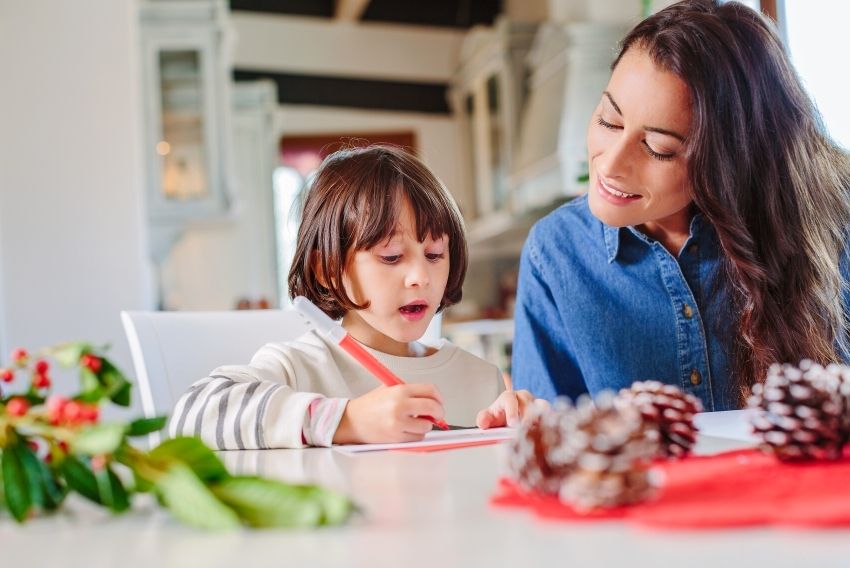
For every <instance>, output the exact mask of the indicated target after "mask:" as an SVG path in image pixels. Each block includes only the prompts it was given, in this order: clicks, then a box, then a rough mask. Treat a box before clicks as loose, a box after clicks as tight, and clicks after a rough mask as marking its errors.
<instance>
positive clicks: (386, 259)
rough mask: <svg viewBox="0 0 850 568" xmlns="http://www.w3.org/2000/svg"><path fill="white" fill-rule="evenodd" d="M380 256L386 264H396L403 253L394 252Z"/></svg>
mask: <svg viewBox="0 0 850 568" xmlns="http://www.w3.org/2000/svg"><path fill="white" fill-rule="evenodd" d="M379 258H380V259H381V262H383V263H384V264H395V263H396V262H398V259H400V258H401V255H400V254H393V255H389V256H379Z"/></svg>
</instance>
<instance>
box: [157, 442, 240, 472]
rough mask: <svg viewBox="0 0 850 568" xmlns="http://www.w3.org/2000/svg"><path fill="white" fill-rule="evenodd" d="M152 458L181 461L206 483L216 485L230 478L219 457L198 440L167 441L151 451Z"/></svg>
mask: <svg viewBox="0 0 850 568" xmlns="http://www.w3.org/2000/svg"><path fill="white" fill-rule="evenodd" d="M150 457H151V458H153V459H156V460H160V459H166V460H167V459H172V460H177V461H181V462H183V463H185V464H186V465H187V466H189V467H190V468H191V469H192V471H193V472H194V473H195V475H197V476H198V477H199V478H200V479H201V480H202V481H204V483H215V482H217V481H221V480H223V479H227V478H228V477H230V473H228V471H227V468H226V467H224V464H223V463H221V460H220V459H218V456H216V455H215V453H213V451H212V450H211V449H209V448H208V447H207V446H205V445H204V443H203V442H202V441H201V440H200V439H198V438H189V437H180V438H172V439H170V440H166V441H165V442H163V443H161V444H160V445H158V446H157V447H156V448H154V449H153V450H152V451H151V453H150Z"/></svg>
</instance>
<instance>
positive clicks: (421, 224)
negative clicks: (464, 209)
mask: <svg viewBox="0 0 850 568" xmlns="http://www.w3.org/2000/svg"><path fill="white" fill-rule="evenodd" d="M374 173H375V175H372V176H368V177H367V178H366V179H363V180H361V182H362V183H363V185H361V191H360V192H358V194H357V196H356V197H355V198H354V200H353V201H354V202H353V203H352V204H351V207H349V208H347V210H346V215H345V227H344V231H343V234H349V235H352V242H351V243H347V244H348V246H347V247H346V248H347V249H348V250H349V251H352V252H353V251H358V250H366V249H370V248H372V247H374V246H377V245H379V244H381V243H383V242H386V241H388V240H389V239H391V238H392V236H393V235H394V234H395V233H396V231H397V230H398V228H399V219H400V218H401V214H402V209H403V207H404V203H405V202H407V203H409V204H410V209H411V211H412V214H413V221H414V231H415V235H416V239H417V240H418V241H419V242H423V241H424V240H425V239H426V238H428V237H431V238H432V239H435V240H436V239H439V238H440V237H442V236H443V235H446V236H448V237H449V239H450V240H452V239H456V238H458V233H459V232H461V231H462V230H463V229H462V227H460V226H459V225H458V215H457V213H455V206H454V204H453V203H452V202H451V201H449V200H448V199H446V198H445V197H444V191H445V190H444V189H443V188H442V185H441V184H440V183H439V182H438V181H437V180H436V179H433V178H432V179H431V180H428V181H430V182H431V183H429V184H428V185H426V186H423V185H421V183H416V182H414V180H412V179H410V177H408V176H405V175H402V174H399V173H397V172H381V171H376V172H374ZM387 173H393V175H392V176H388V175H386V174H387ZM429 177H430V176H429Z"/></svg>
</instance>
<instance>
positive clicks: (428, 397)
mask: <svg viewBox="0 0 850 568" xmlns="http://www.w3.org/2000/svg"><path fill="white" fill-rule="evenodd" d="M466 264H467V251H466V240H465V236H464V232H463V223H462V221H461V217H460V214H459V212H458V210H457V207H456V205H455V203H454V201H453V200H452V198H451V196H450V195H449V194H448V192H447V191H446V190H445V188H444V187H443V186H442V184H441V183H440V182H439V181H438V180H437V179H436V178H435V177H434V175H433V174H432V173H431V172H430V171H429V170H428V168H427V167H426V166H425V165H424V164H422V162H420V161H419V160H417V159H416V158H414V157H413V156H411V155H409V154H407V153H405V152H403V151H401V150H399V149H395V148H392V147H386V146H372V147H369V148H363V149H354V150H343V151H340V152H336V153H334V154H332V155H330V156H328V157H327V159H325V161H324V162H323V163H322V165H321V167H320V168H319V171H318V172H317V173H316V176H315V179H314V181H313V183H312V185H311V188H310V190H309V192H308V193H307V199H306V202H305V204H304V212H303V215H302V220H301V226H300V228H299V230H298V242H297V246H296V251H295V257H294V259H293V263H292V268H291V270H290V272H289V293H290V295H291V296H292V297H295V296H298V295H301V296H306V297H307V298H309V299H310V300H311V301H312V302H313V303H314V304H316V305H317V306H318V307H319V308H321V309H322V310H323V311H324V312H325V313H327V314H328V315H329V316H330V317H332V318H334V319H339V318H341V319H342V325H343V327H345V329H346V330H347V331H348V332H349V334H350V335H351V336H352V337H353V338H354V339H356V340H357V341H358V342H360V343H362V344H363V345H364V346H365V347H366V348H367V349H369V350H370V351H371V352H372V353H373V354H374V355H375V356H376V357H377V358H378V359H380V360H381V362H383V363H384V364H385V365H386V366H387V367H389V368H390V369H391V370H392V371H393V372H395V373H396V374H397V375H399V376H400V377H401V378H402V379H404V380H405V381H406V382H407V383H408V384H405V385H399V386H394V387H384V386H380V383H379V382H378V381H377V379H375V378H374V377H373V376H372V375H371V374H370V373H369V372H368V371H367V370H366V369H364V368H362V367H361V366H360V365H359V363H357V362H356V361H355V360H354V359H352V358H351V357H350V356H349V355H348V354H347V353H345V352H344V351H342V350H341V349H340V347H339V346H338V345H336V344H334V343H331V342H328V341H327V340H326V339H325V338H323V337H322V336H320V335H318V334H316V333H315V332H313V331H311V332H308V333H306V334H304V335H303V336H301V337H300V338H298V339H296V340H294V341H287V342H281V343H270V344H268V345H266V346H265V347H263V348H262V349H260V350H259V351H258V352H257V354H256V355H254V357H253V359H252V360H251V363H250V364H249V365H246V366H226V367H219V368H218V369H215V370H214V371H213V372H212V373H211V374H210V376H209V377H207V378H205V379H202V380H200V381H198V382H197V383H195V384H194V385H192V387H191V388H190V389H189V390H188V391H187V392H186V393H185V394H183V396H182V397H181V398H180V400H179V401H178V403H177V406H176V408H175V411H174V416H173V418H172V422H171V425H170V432H171V435H198V436H200V437H201V438H203V440H204V441H205V442H206V443H207V444H210V445H212V446H213V447H215V448H217V449H255V448H301V447H304V446H330V445H332V444H357V443H374V442H404V441H415V440H421V439H422V438H423V437H424V436H425V434H426V433H427V432H428V431H430V430H431V427H432V423H431V422H430V421H428V420H427V419H425V418H423V417H426V416H430V417H433V418H434V419H445V420H446V421H447V422H449V423H450V424H458V425H471V424H473V423H477V425H478V426H479V427H482V428H490V427H494V426H504V425H507V424H510V425H513V424H514V423H515V422H516V421H517V419H518V418H519V417H520V416H521V415H522V412H523V410H524V408H525V407H526V405H527V404H529V403H530V402H531V401H532V397H531V395H530V393H528V392H527V391H519V392H514V391H512V390H510V389H509V390H506V391H504V392H502V393H501V394H499V391H501V390H502V386H501V379H500V372H499V369H498V368H497V367H496V366H494V365H492V364H490V363H488V362H486V361H483V360H481V359H479V358H477V357H475V356H473V355H471V354H470V353H467V352H465V351H463V350H462V349H459V348H458V347H456V346H455V345H452V344H451V343H449V342H447V341H442V342H441V343H440V344H439V345H437V346H433V347H431V346H426V345H422V344H421V343H418V342H417V341H416V340H417V339H418V338H420V337H422V335H423V334H424V333H425V330H426V328H427V327H428V324H429V323H430V321H431V319H432V318H433V317H434V314H436V313H437V312H439V311H440V310H442V309H443V308H445V307H447V306H450V305H452V304H454V303H456V302H458V301H459V300H460V298H461V285H462V284H463V279H464V276H465V274H466ZM494 399H495V402H492V401H493V400H494ZM491 402H492V404H490V403H491ZM488 404H490V406H489V407H487V408H485V409H484V410H481V411H480V412H478V415H477V418H476V416H475V411H476V410H478V409H480V408H483V407H485V406H487V405H488ZM473 409H474V410H473Z"/></svg>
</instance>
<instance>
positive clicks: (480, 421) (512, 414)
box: [475, 389, 535, 430]
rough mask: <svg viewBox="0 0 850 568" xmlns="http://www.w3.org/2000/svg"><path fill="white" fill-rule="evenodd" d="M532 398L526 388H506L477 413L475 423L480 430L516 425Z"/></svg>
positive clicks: (532, 401) (531, 402)
mask: <svg viewBox="0 0 850 568" xmlns="http://www.w3.org/2000/svg"><path fill="white" fill-rule="evenodd" d="M534 400H535V399H534V395H533V394H531V393H530V392H528V391H527V390H519V391H515V390H510V389H509V390H506V391H505V392H503V393H502V394H500V395H499V398H497V399H496V401H495V402H494V403H493V404H491V405H490V406H488V407H487V408H485V409H484V410H482V411H481V412H479V413H478V417H477V418H476V419H475V424H476V426H478V427H479V428H481V429H482V430H486V429H487V428H498V427H499V426H511V427H514V426H517V425H518V424H519V421H520V419H521V418H522V417H523V415H525V411H526V409H527V408H528V407H529V406H530V405H532V404H533V403H534Z"/></svg>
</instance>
